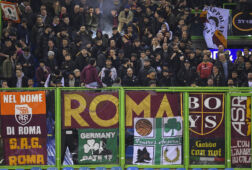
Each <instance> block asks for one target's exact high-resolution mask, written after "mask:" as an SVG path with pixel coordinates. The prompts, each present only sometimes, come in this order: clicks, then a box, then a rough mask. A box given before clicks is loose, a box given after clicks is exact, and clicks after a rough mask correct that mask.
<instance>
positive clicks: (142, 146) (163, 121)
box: [133, 116, 183, 165]
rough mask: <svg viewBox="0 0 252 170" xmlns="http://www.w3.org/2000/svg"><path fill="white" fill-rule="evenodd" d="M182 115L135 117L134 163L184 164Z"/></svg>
mask: <svg viewBox="0 0 252 170" xmlns="http://www.w3.org/2000/svg"><path fill="white" fill-rule="evenodd" d="M182 129H183V128H182V117H180V116H177V117H166V118H135V119H134V151H133V152H134V153H133V164H138V165H170V164H182V135H183V133H182V132H183V131H182Z"/></svg>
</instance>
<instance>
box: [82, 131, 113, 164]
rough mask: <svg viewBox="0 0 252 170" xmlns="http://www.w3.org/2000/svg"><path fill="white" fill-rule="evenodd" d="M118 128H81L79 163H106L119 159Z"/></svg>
mask: <svg viewBox="0 0 252 170" xmlns="http://www.w3.org/2000/svg"><path fill="white" fill-rule="evenodd" d="M117 131H118V130H117V129H116V128H114V129H79V130H78V136H79V142H78V143H79V146H78V162H79V164H104V163H110V164H112V163H114V164H116V163H117V161H118V148H117V140H118V139H117V136H118V133H117Z"/></svg>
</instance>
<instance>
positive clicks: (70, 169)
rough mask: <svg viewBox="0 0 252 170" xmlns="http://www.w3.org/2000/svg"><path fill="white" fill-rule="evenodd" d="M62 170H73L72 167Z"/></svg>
mask: <svg viewBox="0 0 252 170" xmlns="http://www.w3.org/2000/svg"><path fill="white" fill-rule="evenodd" d="M62 170H74V168H73V167H64V168H63V169H62Z"/></svg>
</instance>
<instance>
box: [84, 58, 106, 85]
mask: <svg viewBox="0 0 252 170" xmlns="http://www.w3.org/2000/svg"><path fill="white" fill-rule="evenodd" d="M81 84H82V86H86V87H93V88H96V87H102V82H101V79H100V78H99V77H98V73H97V70H96V61H95V59H94V58H91V59H90V60H89V65H87V66H86V67H84V69H83V70H82V72H81Z"/></svg>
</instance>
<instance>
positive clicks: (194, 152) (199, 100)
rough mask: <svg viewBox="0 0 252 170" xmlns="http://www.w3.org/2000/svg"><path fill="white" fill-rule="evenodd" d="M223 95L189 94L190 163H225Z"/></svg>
mask: <svg viewBox="0 0 252 170" xmlns="http://www.w3.org/2000/svg"><path fill="white" fill-rule="evenodd" d="M224 117H225V105H224V93H190V95H189V127H190V163H191V164H224V163H225V147H224V146H225V140H224V139H225V124H224V122H225V121H224V120H225V119H224Z"/></svg>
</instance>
